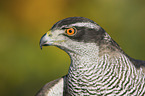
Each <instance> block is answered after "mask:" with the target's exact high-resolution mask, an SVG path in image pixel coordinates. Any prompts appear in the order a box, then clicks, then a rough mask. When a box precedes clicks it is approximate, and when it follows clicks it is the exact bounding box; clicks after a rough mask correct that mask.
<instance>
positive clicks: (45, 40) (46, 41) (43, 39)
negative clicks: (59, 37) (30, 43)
mask: <svg viewBox="0 0 145 96" xmlns="http://www.w3.org/2000/svg"><path fill="white" fill-rule="evenodd" d="M49 33H50V32H47V33H45V34H44V35H43V36H42V37H41V39H40V48H41V49H42V46H50V45H52V43H53V41H52V39H51V38H50V37H49Z"/></svg>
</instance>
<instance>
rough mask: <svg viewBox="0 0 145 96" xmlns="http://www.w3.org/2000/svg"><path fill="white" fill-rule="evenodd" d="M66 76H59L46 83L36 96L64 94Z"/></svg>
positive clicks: (59, 95) (58, 95) (61, 95)
mask: <svg viewBox="0 0 145 96" xmlns="http://www.w3.org/2000/svg"><path fill="white" fill-rule="evenodd" d="M64 78H65V76H64V77H61V78H58V79H56V80H53V81H51V82H48V83H47V84H45V85H44V86H43V87H42V88H41V89H40V90H39V92H38V93H37V94H36V96H63V91H64Z"/></svg>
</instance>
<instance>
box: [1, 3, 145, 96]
mask: <svg viewBox="0 0 145 96" xmlns="http://www.w3.org/2000/svg"><path fill="white" fill-rule="evenodd" d="M72 16H83V17H87V18H90V19H92V20H94V21H95V22H97V23H98V24H99V25H100V26H102V27H103V28H104V29H105V30H106V31H107V32H108V33H109V34H110V35H111V37H112V38H113V39H114V40H115V41H116V42H117V43H119V45H120V46H121V47H122V48H123V50H124V51H125V52H126V53H127V54H128V55H130V56H131V57H134V58H136V59H142V60H145V51H144V49H145V0H0V96H34V95H35V94H36V92H37V91H38V90H39V89H40V88H41V87H42V86H43V85H44V84H45V83H47V82H49V81H51V80H54V79H56V78H59V77H61V76H63V75H65V74H67V71H68V68H69V64H70V59H69V57H68V55H67V54H66V53H65V52H64V51H62V50H60V49H58V48H56V47H44V48H43V50H42V51H41V50H40V48H39V40H40V38H41V36H42V35H43V34H44V33H45V32H47V31H48V30H49V29H50V28H51V26H52V25H53V24H54V23H56V22H57V21H59V20H61V19H64V18H66V17H72Z"/></svg>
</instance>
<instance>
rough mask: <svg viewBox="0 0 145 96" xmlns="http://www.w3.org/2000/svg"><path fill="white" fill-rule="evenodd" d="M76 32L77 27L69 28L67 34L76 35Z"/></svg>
mask: <svg viewBox="0 0 145 96" xmlns="http://www.w3.org/2000/svg"><path fill="white" fill-rule="evenodd" d="M75 33H76V28H74V27H73V28H69V29H66V34H67V35H70V36H72V35H75Z"/></svg>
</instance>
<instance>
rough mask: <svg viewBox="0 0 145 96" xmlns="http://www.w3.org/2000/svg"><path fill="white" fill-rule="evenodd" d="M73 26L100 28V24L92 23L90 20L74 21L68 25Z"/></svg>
mask: <svg viewBox="0 0 145 96" xmlns="http://www.w3.org/2000/svg"><path fill="white" fill-rule="evenodd" d="M73 26H78V27H87V28H91V29H97V30H99V28H100V26H98V25H96V24H93V23H90V22H79V23H74V24H70V25H68V27H73Z"/></svg>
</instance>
